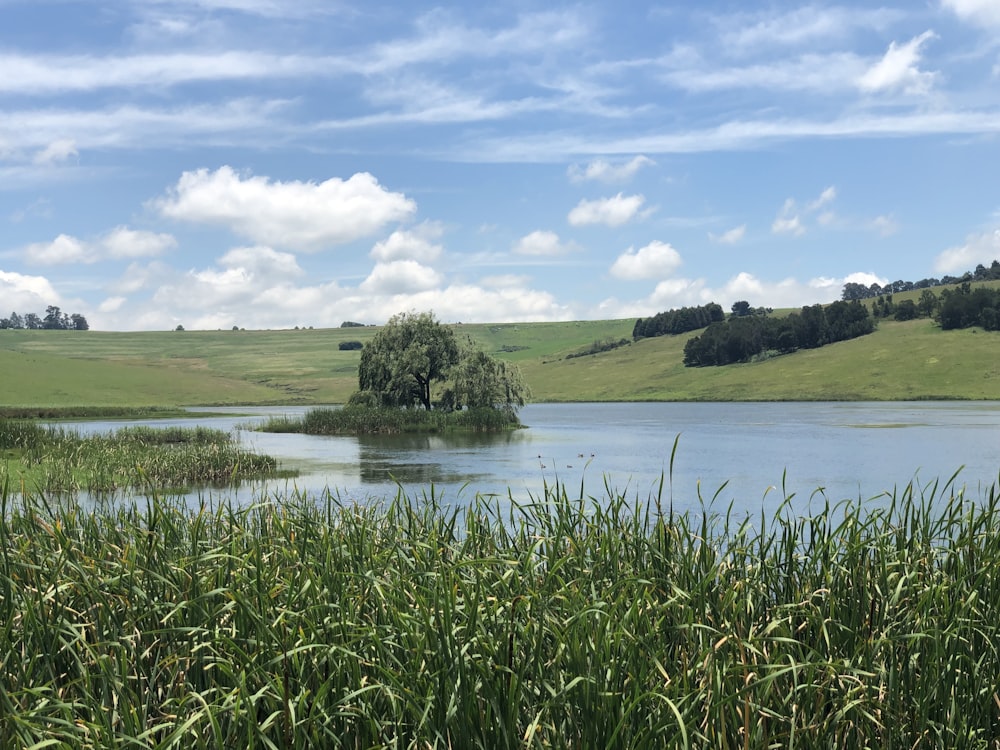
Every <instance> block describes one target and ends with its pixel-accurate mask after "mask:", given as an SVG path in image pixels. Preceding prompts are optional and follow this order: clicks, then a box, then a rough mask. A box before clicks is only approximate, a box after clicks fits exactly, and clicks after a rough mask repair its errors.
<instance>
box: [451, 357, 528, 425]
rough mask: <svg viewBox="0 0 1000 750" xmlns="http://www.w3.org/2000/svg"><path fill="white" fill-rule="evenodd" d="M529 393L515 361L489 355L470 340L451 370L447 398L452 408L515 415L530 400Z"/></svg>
mask: <svg viewBox="0 0 1000 750" xmlns="http://www.w3.org/2000/svg"><path fill="white" fill-rule="evenodd" d="M528 394H529V391H528V386H527V384H525V382H524V378H523V377H522V376H521V369H520V368H519V367H518V366H517V365H516V364H514V363H513V362H505V361H503V360H500V359H497V358H496V357H493V356H491V355H489V354H487V353H486V352H484V351H483V350H482V349H481V348H479V347H478V346H477V345H476V344H475V343H474V342H473V341H472V339H467V340H466V342H465V344H464V345H463V346H462V349H461V352H460V353H459V357H458V362H457V364H455V366H454V367H453V368H452V370H451V376H450V377H449V389H448V390H447V391H446V392H445V401H446V403H447V405H449V406H452V407H459V408H460V407H462V406H468V407H472V408H491V409H499V410H500V411H503V412H506V413H507V414H508V416H511V417H513V416H516V415H517V410H518V408H520V407H522V406H524V404H525V402H526V401H527V400H528Z"/></svg>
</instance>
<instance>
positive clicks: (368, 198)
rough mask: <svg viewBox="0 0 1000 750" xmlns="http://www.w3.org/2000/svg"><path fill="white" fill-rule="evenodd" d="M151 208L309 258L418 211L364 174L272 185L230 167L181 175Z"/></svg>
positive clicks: (173, 217) (403, 197)
mask: <svg viewBox="0 0 1000 750" xmlns="http://www.w3.org/2000/svg"><path fill="white" fill-rule="evenodd" d="M153 205H154V207H155V208H157V209H158V210H159V211H160V213H161V214H162V215H163V216H165V217H167V218H171V219H179V220H183V221H188V222H192V223H196V224H206V225H214V226H223V227H226V228H228V229H229V230H230V231H232V232H233V233H235V234H238V235H240V236H244V237H248V238H250V239H251V240H253V241H255V242H259V243H261V244H264V245H270V246H273V247H287V248H293V249H296V250H301V251H305V252H315V251H318V250H322V249H324V248H328V247H330V246H332V245H338V244H343V243H346V242H351V241H352V240H356V239H359V238H361V237H365V236H367V235H370V234H373V233H374V232H377V231H378V230H379V229H381V228H382V227H383V226H385V225H386V224H388V223H390V222H395V221H402V220H404V219H407V218H409V217H410V216H411V215H412V214H413V213H414V212H415V211H416V204H415V203H414V202H413V201H412V200H410V199H409V198H407V197H406V196H404V195H403V194H402V193H393V192H389V191H388V190H386V189H385V188H383V187H382V186H381V185H380V184H379V183H378V181H377V180H376V179H375V178H374V177H373V176H372V175H370V174H368V173H367V172H359V173H357V174H355V175H353V176H352V177H350V178H349V179H347V180H341V179H339V178H331V179H329V180H326V181H325V182H321V183H314V182H299V181H292V182H279V181H275V182H272V181H271V180H270V179H269V178H267V177H255V176H251V175H245V176H243V175H240V174H237V173H236V172H235V171H234V170H233V169H232V167H229V166H224V167H220V168H219V169H218V170H216V171H215V172H209V171H208V170H207V169H199V170H197V171H195V172H184V174H182V175H181V178H180V180H178V182H177V185H176V186H174V187H173V188H171V189H170V190H169V192H168V195H167V196H166V197H163V198H160V199H158V200H156V201H154V203H153Z"/></svg>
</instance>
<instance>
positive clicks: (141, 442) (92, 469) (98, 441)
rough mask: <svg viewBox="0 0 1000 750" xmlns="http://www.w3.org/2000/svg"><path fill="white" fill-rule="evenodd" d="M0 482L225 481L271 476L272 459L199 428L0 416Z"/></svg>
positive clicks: (63, 488)
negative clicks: (112, 426)
mask: <svg viewBox="0 0 1000 750" xmlns="http://www.w3.org/2000/svg"><path fill="white" fill-rule="evenodd" d="M0 456H2V458H3V459H5V460H4V461H3V462H2V463H0V482H8V483H10V482H13V483H14V486H24V487H29V488H32V489H36V490H39V491H44V492H77V491H80V490H83V491H86V492H91V493H99V492H113V491H115V490H118V489H122V488H139V489H179V488H187V487H191V486H225V485H228V484H232V483H238V482H243V481H247V480H250V479H257V478H261V477H266V476H273V475H275V474H276V473H277V472H278V465H277V461H275V459H273V458H271V457H270V456H263V455H259V454H257V453H254V452H253V451H249V450H247V449H245V448H243V447H241V446H240V445H239V444H238V442H237V441H236V440H235V438H234V436H233V435H231V434H229V433H227V432H222V431H220V430H212V429H207V428H204V427H194V428H183V427H176V428H171V429H153V428H149V427H123V428H121V429H119V430H116V431H114V432H110V433H107V434H104V435H89V436H83V435H80V434H79V433H77V432H76V431H75V430H73V429H71V428H66V427H51V426H50V427H46V426H42V425H39V424H36V423H34V422H30V421H23V420H8V419H0Z"/></svg>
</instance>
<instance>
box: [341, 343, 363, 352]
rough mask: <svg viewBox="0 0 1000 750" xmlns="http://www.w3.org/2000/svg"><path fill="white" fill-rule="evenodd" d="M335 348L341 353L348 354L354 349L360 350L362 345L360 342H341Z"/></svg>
mask: <svg viewBox="0 0 1000 750" xmlns="http://www.w3.org/2000/svg"><path fill="white" fill-rule="evenodd" d="M337 348H338V349H340V351H342V352H348V351H353V350H356V349H362V348H364V344H362V343H361V342H360V341H341V342H340V343H339V344H337Z"/></svg>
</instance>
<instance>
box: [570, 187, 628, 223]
mask: <svg viewBox="0 0 1000 750" xmlns="http://www.w3.org/2000/svg"><path fill="white" fill-rule="evenodd" d="M645 201H646V199H645V198H644V197H643V196H642V195H623V194H622V193H618V195H615V196H612V197H611V198H599V199H597V200H592V201H591V200H581V201H580V202H579V203H578V204H577V205H576V207H575V208H574V209H573V210H572V211H570V212H569V216H568V217H567V218H568V220H569V223H570V224H572V225H573V226H582V225H584V224H606V225H608V226H609V227H617V226H621V225H622V224H625V223H627V222H629V221H631V220H632V219H634V218H635V217H636V215H637V214H638V213H639V209H640V208H642V204H643V203H645Z"/></svg>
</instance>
